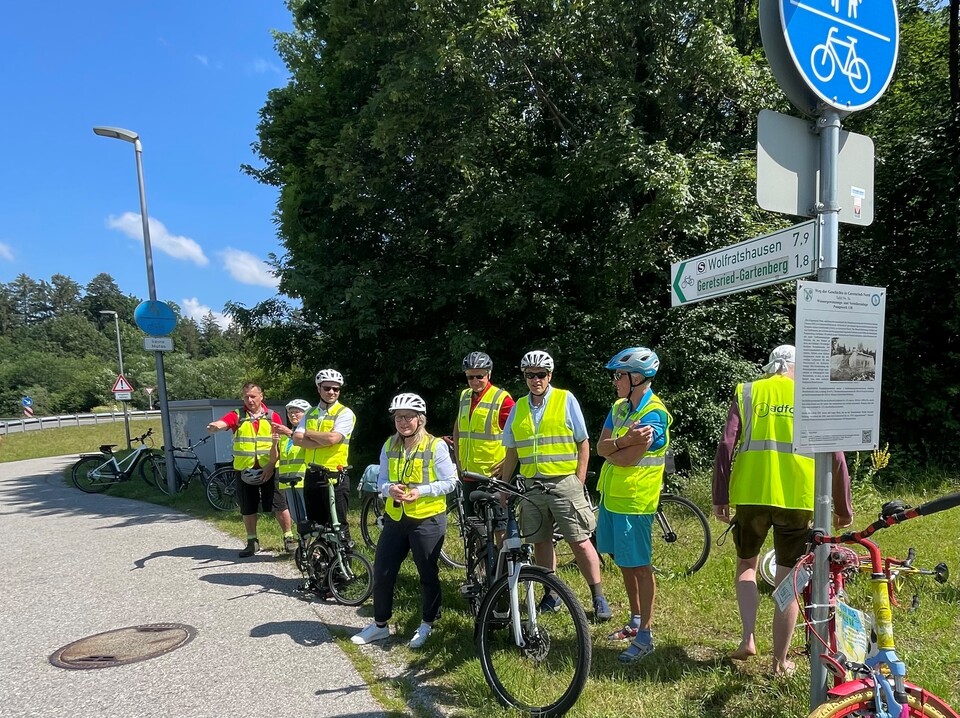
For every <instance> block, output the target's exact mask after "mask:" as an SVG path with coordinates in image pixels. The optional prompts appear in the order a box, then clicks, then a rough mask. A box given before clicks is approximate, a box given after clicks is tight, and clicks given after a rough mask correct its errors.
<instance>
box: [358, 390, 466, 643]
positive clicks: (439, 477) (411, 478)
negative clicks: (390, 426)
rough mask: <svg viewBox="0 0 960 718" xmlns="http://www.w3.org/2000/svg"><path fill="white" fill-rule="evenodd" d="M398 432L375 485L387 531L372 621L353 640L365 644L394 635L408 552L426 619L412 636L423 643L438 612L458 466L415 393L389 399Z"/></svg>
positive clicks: (376, 569) (377, 562)
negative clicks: (443, 551)
mask: <svg viewBox="0 0 960 718" xmlns="http://www.w3.org/2000/svg"><path fill="white" fill-rule="evenodd" d="M390 413H391V414H393V421H394V424H395V426H396V429H397V432H396V433H395V434H394V435H393V436H391V437H390V438H389V439H387V441H386V443H385V444H384V445H383V448H382V449H381V450H380V471H379V474H378V476H377V486H378V489H379V491H380V495H381V496H382V497H383V498H384V499H385V500H386V506H385V512H384V521H383V533H382V534H380V540H379V541H377V554H376V557H375V558H374V562H373V619H374V620H373V621H372V622H371V623H370V625H368V626H367V627H366V628H364V629H363V630H362V631H360V632H359V633H357V634H356V635H354V636H353V637H352V638H351V639H350V640H351V641H352V642H353V643H356V644H359V645H364V644H367V643H372V642H373V641H382V640H383V639H385V638H387V637H388V636H389V635H390V627H389V625H388V621H389V620H390V618H391V617H392V616H393V590H394V587H395V586H396V583H397V574H398V573H399V572H400V565H401V564H402V563H403V561H404V559H406V557H407V554H409V553H412V554H413V562H414V563H415V564H416V566H417V573H418V574H419V575H420V596H421V611H422V622H421V624H420V627H419V628H418V629H417V630H416V632H415V633H414V634H413V638H411V639H410V644H409V645H410V647H411V648H420V647H421V646H423V644H424V643H426V641H427V637H428V636H429V635H430V632H431V631H432V630H433V622H434V621H435V620H437V618H439V617H440V600H441V591H440V549H441V548H442V547H443V539H444V535H445V534H446V530H447V513H446V512H447V499H446V494H449V493H451V492H452V491H455V490H456V488H457V472H456V469H455V468H454V465H453V461H452V460H451V459H450V450H449V449H448V448H447V444H446V442H444V440H443V439H441V438H439V437H436V436H431V435H430V434H428V433H427V428H426V427H427V404H426V402H424V400H423V399H422V398H421V397H420V396H418V395H417V394H409V393H403V394H397V396H395V397H393V400H392V401H391V402H390Z"/></svg>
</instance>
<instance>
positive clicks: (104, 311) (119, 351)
mask: <svg viewBox="0 0 960 718" xmlns="http://www.w3.org/2000/svg"><path fill="white" fill-rule="evenodd" d="M100 313H101V314H112V315H113V323H114V324H115V325H116V327H117V359H119V360H120V376H123V348H122V347H121V346H120V318H119V317H118V316H117V313H116V312H115V311H113V310H111V309H101V310H100ZM121 403H122V404H123V431H124V433H126V435H127V448H128V449H129V448H130V415H129V414H128V413H127V402H125V401H121Z"/></svg>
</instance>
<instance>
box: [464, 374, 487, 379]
mask: <svg viewBox="0 0 960 718" xmlns="http://www.w3.org/2000/svg"><path fill="white" fill-rule="evenodd" d="M486 376H487V375H486V374H467V381H477V380H478V379H484V378H486Z"/></svg>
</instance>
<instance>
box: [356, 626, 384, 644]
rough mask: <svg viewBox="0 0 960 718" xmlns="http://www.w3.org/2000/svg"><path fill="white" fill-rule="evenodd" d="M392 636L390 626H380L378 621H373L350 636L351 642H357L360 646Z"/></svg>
mask: <svg viewBox="0 0 960 718" xmlns="http://www.w3.org/2000/svg"><path fill="white" fill-rule="evenodd" d="M389 637H390V626H389V625H387V626H378V625H377V622H376V621H373V622H372V623H371V624H370V625H369V626H367V627H366V628H364V629H363V630H362V631H360V633H357V634H355V635H353V636H351V637H350V642H351V643H356V644H357V645H358V646H363V645H366V644H368V643H373V642H374V641H382V640H383V639H384V638H389Z"/></svg>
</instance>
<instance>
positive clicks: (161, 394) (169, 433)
mask: <svg viewBox="0 0 960 718" xmlns="http://www.w3.org/2000/svg"><path fill="white" fill-rule="evenodd" d="M93 131H94V133H95V134H97V135H100V136H101V137H110V138H112V139H115V140H123V141H124V142H129V143H131V144H132V145H133V150H134V155H135V156H136V159H137V184H138V185H139V187H140V219H141V220H142V221H143V252H144V255H145V256H146V260H147V288H148V289H149V292H150V301H153V302H155V301H157V285H156V283H155V282H154V280H153V252H152V250H151V248H150V224H149V222H148V221H147V194H146V191H145V190H144V188H143V160H142V159H141V155H142V154H143V146H142V145H141V144H140V135H138V134H137V133H136V132H133V131H132V130H124V129H122V128H120V127H94V128H93ZM154 357H155V359H156V363H157V398H158V399H159V401H160V423H161V424H162V426H163V452H164V456H165V459H166V462H165V463H166V465H167V487H168V489H169V491H170V495H171V496H173V495H175V494H176V492H177V477H176V473H175V463H174V462H175V459H174V456H173V429H172V428H171V426H170V406H169V404H168V403H167V381H166V378H165V377H164V374H163V352H154Z"/></svg>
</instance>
